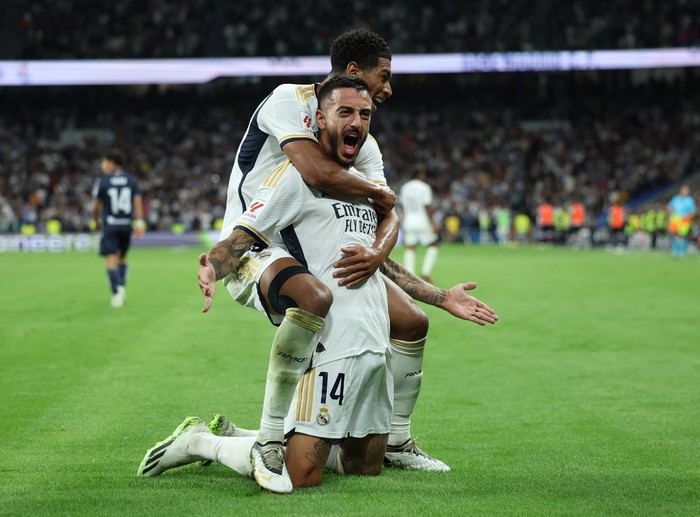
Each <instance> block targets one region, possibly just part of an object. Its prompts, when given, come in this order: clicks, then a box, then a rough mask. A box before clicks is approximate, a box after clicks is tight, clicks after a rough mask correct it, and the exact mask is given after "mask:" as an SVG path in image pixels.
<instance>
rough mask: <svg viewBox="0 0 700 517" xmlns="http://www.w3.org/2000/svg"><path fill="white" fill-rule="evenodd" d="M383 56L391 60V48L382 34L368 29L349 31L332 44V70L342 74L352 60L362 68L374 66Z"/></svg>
mask: <svg viewBox="0 0 700 517" xmlns="http://www.w3.org/2000/svg"><path fill="white" fill-rule="evenodd" d="M382 57H383V58H386V59H389V60H391V49H390V48H389V45H388V44H387V42H386V41H384V39H382V37H381V36H379V35H378V34H376V33H374V32H372V31H370V30H367V29H355V30H352V31H348V32H345V33H343V34H341V35H340V36H338V37H337V38H336V39H335V41H334V42H333V44H332V45H331V72H332V73H335V74H342V73H343V72H344V71H345V68H346V67H347V66H348V63H350V62H351V61H355V62H356V63H357V64H358V66H359V67H360V69H361V70H367V69H369V68H374V67H375V66H377V64H378V63H379V58H382Z"/></svg>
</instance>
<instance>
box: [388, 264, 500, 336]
mask: <svg viewBox="0 0 700 517" xmlns="http://www.w3.org/2000/svg"><path fill="white" fill-rule="evenodd" d="M381 271H382V273H384V274H385V275H386V276H387V277H388V278H389V279H390V280H392V281H393V282H394V283H395V284H396V285H398V286H399V287H400V288H401V289H402V290H403V291H405V292H406V293H407V294H408V295H409V296H410V297H411V298H413V299H414V300H418V301H420V302H424V303H427V304H429V305H433V306H435V307H439V308H441V309H443V310H445V311H447V312H449V313H450V314H452V315H453V316H456V317H458V318H460V319H463V320H467V321H471V322H474V323H476V324H477V325H481V326H484V325H486V324H487V323H492V324H493V323H496V322H497V321H498V316H497V315H496V313H495V312H494V310H493V309H492V308H491V307H489V306H488V305H486V304H485V303H484V302H482V301H480V300H478V299H476V298H474V297H473V296H471V295H470V294H468V293H467V291H471V290H472V289H475V288H476V283H475V282H466V283H461V284H457V285H455V286H454V287H452V288H451V289H447V290H446V289H441V288H439V287H435V286H434V285H432V284H429V283H428V282H426V281H424V280H422V279H420V278H418V277H417V276H416V275H414V274H413V273H410V272H409V271H407V270H406V268H404V267H403V266H402V265H401V264H399V263H398V262H396V261H395V260H393V259H391V258H388V259H387V260H386V261H385V262H384V264H382V266H381Z"/></svg>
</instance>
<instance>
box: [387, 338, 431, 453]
mask: <svg viewBox="0 0 700 517" xmlns="http://www.w3.org/2000/svg"><path fill="white" fill-rule="evenodd" d="M426 339H427V338H423V339H419V340H418V341H401V340H398V339H393V338H392V339H391V340H390V343H389V347H390V348H391V360H390V362H389V367H390V368H391V371H392V373H393V375H394V413H393V414H392V415H391V432H390V433H389V445H402V444H404V443H406V442H407V441H408V440H410V439H411V414H412V413H413V409H414V408H415V407H416V401H417V400H418V394H419V393H420V385H421V381H422V380H423V353H424V351H425V341H426Z"/></svg>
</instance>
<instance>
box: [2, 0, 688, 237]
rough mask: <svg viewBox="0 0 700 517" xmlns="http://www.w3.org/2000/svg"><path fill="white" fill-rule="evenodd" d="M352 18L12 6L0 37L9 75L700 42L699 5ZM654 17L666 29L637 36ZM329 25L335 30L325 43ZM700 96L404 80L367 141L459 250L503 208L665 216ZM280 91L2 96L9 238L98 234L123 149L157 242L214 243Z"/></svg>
mask: <svg viewBox="0 0 700 517" xmlns="http://www.w3.org/2000/svg"><path fill="white" fill-rule="evenodd" d="M307 4H308V5H307ZM355 4H356V5H355V8H354V10H353V15H352V16H346V17H338V16H331V13H332V10H333V9H337V7H336V6H334V4H333V3H331V2H326V1H324V2H317V3H314V5H316V7H317V8H316V9H315V10H312V9H311V5H312V4H311V2H306V1H305V0H302V1H301V2H295V3H294V5H295V6H298V8H297V7H295V8H284V9H283V8H280V9H279V12H277V11H276V12H275V13H274V15H272V16H270V15H268V14H266V12H265V11H263V9H262V8H261V7H260V3H259V2H252V1H249V0H245V1H241V2H234V3H229V2H216V3H213V4H212V3H211V2H204V1H203V0H191V1H189V2H187V3H183V4H177V5H176V4H173V3H172V2H166V1H164V0H158V1H151V2H134V1H131V0H128V1H124V2H117V3H112V4H109V5H108V4H101V5H99V6H97V4H95V3H94V2H88V1H86V0H57V1H55V2H51V3H47V2H44V3H41V2H33V3H26V4H25V3H23V2H17V1H11V0H10V1H7V2H4V7H2V8H0V9H3V12H2V13H1V14H2V19H1V21H0V35H2V36H3V41H4V42H5V41H6V42H7V43H6V44H5V43H4V44H3V46H2V52H3V54H4V57H5V58H7V59H18V58H21V59H63V58H70V59H76V58H78V59H80V58H123V57H128V58H138V57H200V56H221V55H225V56H248V55H280V56H281V55H294V54H296V55H310V54H325V53H326V52H327V49H328V46H329V44H330V41H331V40H332V39H333V37H334V36H335V34H337V33H339V32H342V31H343V30H345V29H347V28H349V27H357V26H370V27H371V28H372V29H373V30H376V31H378V32H379V33H381V34H382V35H383V36H384V37H385V38H386V39H387V40H388V41H389V42H390V44H391V46H392V49H393V51H394V52H395V53H422V52H457V51H459V52H464V51H501V50H533V49H536V50H543V49H592V48H597V49H604V48H634V47H667V46H678V45H693V44H697V43H700V26H699V25H698V23H699V22H698V20H700V16H697V15H698V14H699V13H698V11H699V10H700V7H698V6H695V5H694V4H691V3H688V2H685V3H683V2H681V3H680V4H676V3H673V4H672V3H668V4H667V5H663V6H658V5H656V3H655V2H632V1H627V0H619V1H615V0H612V1H607V2H602V1H594V2H588V3H587V6H586V7H585V9H583V8H580V7H577V6H575V5H563V4H561V3H559V4H557V3H553V2H546V1H543V0H540V1H536V2H525V1H524V0H520V1H517V2H507V8H506V7H505V6H506V2H505V1H502V0H496V1H493V2H486V1H483V2H477V3H476V4H473V3H469V5H467V3H464V4H463V5H462V4H460V5H457V3H454V2H446V1H438V2H434V3H432V4H431V6H429V7H428V6H425V5H423V4H422V3H419V2H413V1H408V2H405V1H403V2H398V1H391V2H388V3H386V4H385V5H384V6H383V7H382V9H381V10H379V11H378V12H376V13H375V11H374V9H373V5H372V4H370V3H369V2H366V1H363V0H360V1H358V2H356V3H355ZM681 4H682V5H681ZM285 5H286V4H285ZM290 5H291V4H290ZM475 5H476V7H475ZM212 6H213V7H212ZM288 7H289V6H288ZM499 7H501V8H499ZM312 11H313V12H315V15H314V16H312V17H309V16H308V13H309V12H312ZM77 12H79V13H81V14H80V16H69V15H70V14H71V13H77ZM495 12H497V13H498V15H495V14H494V13H495ZM525 13H536V14H537V16H534V15H532V16H526V15H525ZM652 13H653V18H654V19H655V20H658V21H659V22H658V23H655V24H644V23H642V20H644V19H646V18H648V17H650V16H651V15H652ZM242 19H245V20H246V23H245V24H243V23H241V22H240V20H242ZM318 20H324V23H325V22H326V21H328V23H327V25H324V27H323V29H322V30H318V29H316V28H315V27H316V25H317V24H318ZM370 22H371V23H370ZM289 27H294V29H295V30H289ZM438 27H439V28H441V30H437V28H438ZM281 33H284V34H285V37H284V38H280V37H278V36H276V35H278V34H281ZM319 79H320V78H319ZM699 79H700V75H699V74H698V72H697V71H696V70H694V69H676V70H668V71H664V72H660V71H608V72H571V73H565V74H564V73H548V74H540V73H526V74H516V73H511V74H471V75H454V76H396V77H395V78H394V80H393V84H394V89H395V95H394V98H393V99H392V100H391V101H390V102H389V103H388V104H387V105H385V106H382V107H381V108H380V111H379V112H378V113H377V114H376V116H375V117H374V119H373V122H372V132H373V134H374V135H375V136H376V137H377V139H378V140H379V142H380V145H381V146H382V150H383V152H384V158H385V163H386V167H387V177H388V178H389V182H390V184H391V186H392V187H393V188H394V189H395V190H398V189H399V188H400V186H401V184H402V183H403V182H404V181H405V179H406V178H407V175H408V173H409V172H410V170H412V168H413V167H414V166H415V165H416V164H420V165H422V166H424V167H425V168H426V170H427V171H428V172H429V176H430V181H431V183H432V185H433V187H434V190H435V192H436V195H437V197H438V198H439V200H440V213H441V214H442V216H443V217H448V216H452V218H453V221H454V219H455V216H456V218H457V219H458V220H459V225H458V227H459V228H460V232H461V233H460V234H459V235H458V236H457V237H456V238H459V239H460V240H467V239H468V238H469V237H468V234H469V233H470V232H476V233H477V234H478V233H479V232H480V227H479V219H482V220H484V215H486V218H488V217H490V216H491V215H492V212H493V210H494V208H495V207H497V206H501V207H504V206H505V207H507V208H509V209H510V210H511V212H512V214H513V216H515V215H516V214H518V213H521V214H526V215H528V216H529V217H530V218H531V219H532V220H534V214H535V211H536V207H537V205H538V204H539V203H540V202H541V201H542V200H543V199H545V198H550V199H552V200H553V201H554V203H555V204H557V205H558V206H561V207H563V206H566V204H567V203H569V201H570V200H571V198H572V195H573V194H577V195H579V196H580V197H582V199H583V201H584V203H585V205H586V208H587V210H588V212H589V213H590V214H592V215H593V216H594V217H598V219H599V220H598V222H600V221H601V220H600V218H601V217H603V214H605V212H606V210H607V208H608V206H609V205H610V203H611V202H612V201H613V198H615V199H622V200H623V201H629V200H636V199H651V194H653V193H655V194H656V197H655V198H654V199H653V201H658V200H659V199H661V198H662V197H663V192H664V191H663V189H664V188H673V187H672V186H673V185H674V184H675V183H674V182H677V181H679V180H680V179H687V178H690V177H691V176H692V175H693V174H694V173H696V172H697V171H698V170H699V169H700V164H699V163H698V150H699V146H700V137H699V136H698V135H700V131H699V129H700V128H698V126H699V125H700V115H698V113H700V111H699V110H698V108H700V94H699V93H698V92H700V88H698V83H699V82H700V80H699ZM288 80H295V78H284V77H282V78H263V79H256V80H249V81H241V80H233V79H231V80H223V79H221V80H218V81H215V82H214V83H212V84H209V85H203V86H196V87H195V86H191V87H190V86H179V87H162V86H160V87H157V86H150V87H142V86H139V87H77V88H59V87H49V88H6V89H5V90H4V92H3V96H4V98H5V99H6V100H7V101H8V102H6V103H5V105H6V106H7V107H6V108H4V109H3V110H2V112H0V178H2V182H0V232H10V233H13V232H18V231H20V229H21V228H22V226H23V225H33V226H34V227H35V228H36V229H37V231H40V232H43V231H46V228H47V224H48V222H49V221H51V220H58V221H60V222H61V227H62V231H64V232H71V231H86V230H87V229H88V225H89V206H90V191H91V187H92V182H93V181H94V178H95V176H96V175H97V171H98V166H97V159H98V157H99V152H100V150H101V148H102V146H104V145H105V144H108V143H109V144H114V145H117V146H119V147H121V148H122V149H123V150H124V151H125V152H126V154H127V156H129V168H130V169H131V170H132V171H134V172H135V173H136V174H137V175H138V176H139V178H140V180H141V183H142V186H143V188H144V199H145V203H146V212H147V222H148V224H149V228H150V229H151V230H169V229H171V228H173V225H177V226H178V228H180V229H182V230H185V231H188V230H197V229H208V228H210V227H212V225H214V224H215V221H216V220H217V219H218V218H220V217H221V215H222V211H223V208H224V205H225V192H226V183H227V179H228V173H229V170H230V167H231V163H232V162H233V158H234V154H233V153H234V152H235V149H236V148H237V145H238V142H239V141H240V138H241V137H242V134H241V132H242V130H243V129H244V127H245V125H246V122H247V117H248V116H249V115H250V113H251V112H252V109H253V108H254V106H255V105H256V104H257V102H258V101H259V100H260V99H261V98H262V97H263V96H264V95H266V94H267V92H268V91H269V90H271V89H272V88H273V87H274V85H275V84H277V83H279V82H285V81H288ZM296 80H298V81H300V82H307V81H308V80H309V78H301V79H299V78H296ZM487 226H488V224H487ZM482 233H483V232H482ZM452 237H453V238H455V236H452Z"/></svg>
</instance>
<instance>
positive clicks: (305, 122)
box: [299, 111, 314, 135]
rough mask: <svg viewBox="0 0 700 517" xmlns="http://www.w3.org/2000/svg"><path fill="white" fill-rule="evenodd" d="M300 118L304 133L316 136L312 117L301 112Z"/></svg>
mask: <svg viewBox="0 0 700 517" xmlns="http://www.w3.org/2000/svg"><path fill="white" fill-rule="evenodd" d="M299 117H300V119H301V128H302V129H303V130H304V131H306V132H307V133H309V134H311V135H313V134H314V123H313V120H311V115H309V114H308V113H306V112H305V111H300V112H299Z"/></svg>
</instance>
